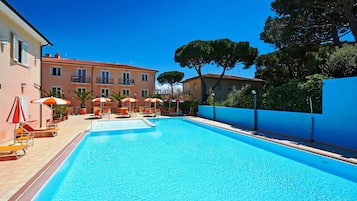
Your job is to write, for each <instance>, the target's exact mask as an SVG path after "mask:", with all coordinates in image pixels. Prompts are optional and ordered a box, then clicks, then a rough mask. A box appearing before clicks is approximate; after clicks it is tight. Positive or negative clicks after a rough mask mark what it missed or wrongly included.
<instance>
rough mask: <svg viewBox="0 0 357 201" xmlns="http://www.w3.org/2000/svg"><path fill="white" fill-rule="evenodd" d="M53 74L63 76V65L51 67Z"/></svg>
mask: <svg viewBox="0 0 357 201" xmlns="http://www.w3.org/2000/svg"><path fill="white" fill-rule="evenodd" d="M51 75H53V76H61V75H62V68H61V67H51Z"/></svg>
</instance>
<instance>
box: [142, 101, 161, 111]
mask: <svg viewBox="0 0 357 201" xmlns="http://www.w3.org/2000/svg"><path fill="white" fill-rule="evenodd" d="M145 102H150V103H155V104H154V108H155V114H156V103H162V102H163V100H161V99H160V98H146V99H145Z"/></svg>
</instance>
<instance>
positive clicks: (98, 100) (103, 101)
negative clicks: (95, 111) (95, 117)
mask: <svg viewBox="0 0 357 201" xmlns="http://www.w3.org/2000/svg"><path fill="white" fill-rule="evenodd" d="M111 101H112V99H110V98H106V97H100V98H94V99H92V103H100V111H101V112H103V106H102V103H109V102H111Z"/></svg>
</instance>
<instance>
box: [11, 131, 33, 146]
mask: <svg viewBox="0 0 357 201" xmlns="http://www.w3.org/2000/svg"><path fill="white" fill-rule="evenodd" d="M34 138H35V136H34V134H33V133H28V132H24V129H23V128H22V127H19V128H17V129H16V130H15V140H16V142H18V143H20V144H21V145H28V146H33V145H34V143H35V140H34Z"/></svg>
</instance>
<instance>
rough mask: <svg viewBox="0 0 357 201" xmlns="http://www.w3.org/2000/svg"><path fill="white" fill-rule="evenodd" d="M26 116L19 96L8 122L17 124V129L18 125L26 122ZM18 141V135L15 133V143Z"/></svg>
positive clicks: (13, 105)
mask: <svg viewBox="0 0 357 201" xmlns="http://www.w3.org/2000/svg"><path fill="white" fill-rule="evenodd" d="M25 121H26V116H25V113H24V110H23V108H22V105H21V101H20V98H19V97H18V96H16V97H15V100H14V103H13V104H12V107H11V110H10V113H9V115H8V116H7V119H6V122H9V123H10V124H15V129H16V127H17V125H18V123H21V122H25ZM15 141H16V133H15V132H14V143H15Z"/></svg>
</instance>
